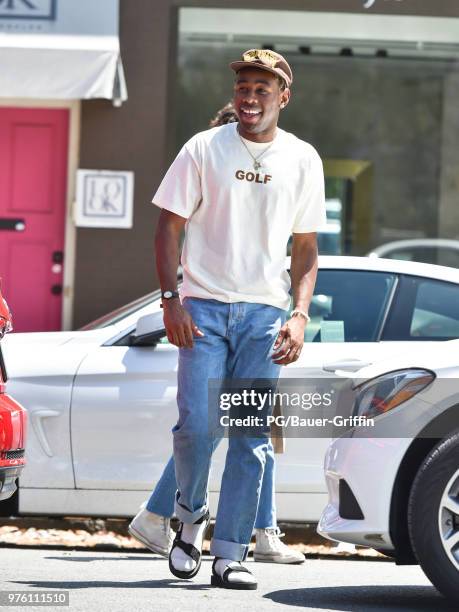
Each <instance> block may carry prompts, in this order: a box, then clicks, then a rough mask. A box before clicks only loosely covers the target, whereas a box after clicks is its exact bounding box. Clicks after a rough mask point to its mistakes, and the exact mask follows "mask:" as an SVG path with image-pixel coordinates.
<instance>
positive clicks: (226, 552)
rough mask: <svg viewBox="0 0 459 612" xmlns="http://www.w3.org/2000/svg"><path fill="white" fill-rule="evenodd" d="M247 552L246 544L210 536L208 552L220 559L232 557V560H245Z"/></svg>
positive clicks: (247, 546)
mask: <svg viewBox="0 0 459 612" xmlns="http://www.w3.org/2000/svg"><path fill="white" fill-rule="evenodd" d="M248 552H249V545H248V544H238V543H237V542H227V541H226V540H217V539H216V538H212V541H211V542H210V554H211V555H213V556H214V557H220V558H222V559H232V560H233V561H245V559H246V557H247V554H248Z"/></svg>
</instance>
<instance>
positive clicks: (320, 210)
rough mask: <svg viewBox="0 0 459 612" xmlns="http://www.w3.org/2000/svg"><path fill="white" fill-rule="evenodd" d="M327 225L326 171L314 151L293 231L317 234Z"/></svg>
mask: <svg viewBox="0 0 459 612" xmlns="http://www.w3.org/2000/svg"><path fill="white" fill-rule="evenodd" d="M326 223H327V213H326V209H325V181H324V170H323V166H322V160H321V159H320V157H319V154H318V153H317V151H316V150H315V149H312V153H311V156H310V161H309V170H308V172H307V174H306V181H305V185H304V189H303V191H302V198H301V203H300V207H299V209H298V212H297V215H296V217H295V222H294V224H293V230H292V231H293V233H294V234H307V233H309V232H317V231H319V230H321V229H323V228H324V227H325V225H326Z"/></svg>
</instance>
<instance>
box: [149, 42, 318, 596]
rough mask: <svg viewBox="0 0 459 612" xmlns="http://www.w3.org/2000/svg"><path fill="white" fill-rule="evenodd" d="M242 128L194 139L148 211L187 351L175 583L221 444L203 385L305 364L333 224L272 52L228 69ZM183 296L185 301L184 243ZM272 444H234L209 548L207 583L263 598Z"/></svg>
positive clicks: (168, 299)
mask: <svg viewBox="0 0 459 612" xmlns="http://www.w3.org/2000/svg"><path fill="white" fill-rule="evenodd" d="M231 68H232V69H233V70H234V71H235V73H236V80H235V86H234V98H233V102H234V106H235V109H236V113H237V115H238V118H239V122H238V124H235V123H230V124H228V125H225V126H222V127H218V128H214V129H211V130H208V131H206V132H202V133H200V134H197V135H196V136H194V137H193V138H192V139H191V140H189V141H188V142H187V143H186V144H185V146H184V147H183V148H182V150H181V151H180V153H179V155H178V156H177V158H176V159H175V161H174V163H173V164H172V166H171V167H170V168H169V170H168V172H167V174H166V176H165V178H164V179H163V181H162V183H161V185H160V187H159V189H158V191H157V193H156V195H155V196H154V198H153V202H154V203H155V204H156V205H157V206H159V207H160V208H162V211H161V215H160V218H159V222H158V227H157V231H156V239H155V247H156V260H157V268H158V275H159V279H160V284H161V289H162V296H163V305H164V324H165V327H166V332H167V337H168V339H169V341H170V342H171V343H173V344H175V345H176V346H178V347H179V348H180V351H179V366H178V393H177V404H178V409H179V418H178V422H177V424H176V425H175V427H174V428H173V437H174V460H175V466H176V478H177V486H178V491H177V497H176V503H175V514H176V516H177V517H178V519H179V520H180V521H181V523H180V527H179V530H178V532H177V536H176V538H175V540H174V544H173V547H172V550H171V553H170V556H169V567H170V569H171V571H172V573H173V574H174V575H175V576H177V577H180V578H192V577H193V576H195V575H196V574H197V572H198V571H199V569H200V565H201V549H202V540H203V537H204V533H205V530H206V527H207V525H208V522H209V515H208V506H207V496H206V489H207V481H208V475H209V467H210V460H211V456H212V452H213V450H214V447H215V444H216V440H215V438H213V437H212V436H211V435H210V433H209V419H210V420H213V419H214V418H216V411H217V406H215V405H213V404H210V403H209V402H208V381H209V380H221V379H224V378H227V379H235V380H237V379H240V380H247V379H250V380H253V379H256V380H259V379H270V380H271V381H273V380H274V381H275V380H276V379H277V377H278V375H279V369H280V366H281V365H288V364H289V363H292V362H294V361H296V360H297V359H298V357H299V355H300V353H301V349H302V346H303V341H304V329H305V325H306V323H307V321H308V319H309V317H308V314H307V311H308V307H309V303H310V300H311V297H312V294H313V290H314V284H315V279H316V274H317V245H316V231H317V230H318V229H319V228H320V227H321V226H322V225H324V224H325V205H324V181H323V171H322V164H321V161H320V158H319V156H318V155H317V153H316V151H315V150H314V149H313V147H311V146H310V145H308V144H307V143H305V142H302V141H301V140H299V139H297V138H296V137H295V136H293V135H291V134H288V133H286V132H284V131H283V130H281V129H279V128H278V127H277V123H278V118H279V113H280V111H281V110H282V109H283V108H285V107H286V106H287V104H288V103H289V100H290V86H291V83H292V71H291V68H290V66H289V65H288V63H287V61H286V60H285V59H284V58H283V57H282V56H281V55H279V54H277V53H275V52H273V51H269V50H257V49H253V50H250V51H247V52H246V53H244V54H243V56H242V59H241V60H240V61H236V62H233V63H232V64H231ZM183 229H185V242H184V247H183V253H182V266H183V271H184V274H183V285H182V290H181V296H180V297H181V300H180V299H179V295H178V293H177V279H176V270H177V267H178V263H179V240H180V234H181V232H182V230H183ZM292 232H293V246H292V257H291V284H292V293H293V301H294V305H295V309H294V310H293V312H292V315H291V318H290V319H289V321H288V322H285V317H286V309H287V308H288V305H289V302H290V297H289V289H290V279H289V276H288V273H287V272H286V270H285V254H286V245H287V242H288V239H289V237H290V235H291V234H292ZM268 444H269V437H268V436H265V437H255V436H253V437H252V436H249V435H245V436H244V435H243V436H235V435H233V436H230V438H229V448H228V453H227V457H226V464H225V470H224V474H223V477H222V483H221V490H220V500H219V505H218V511H217V517H216V522H215V529H214V536H213V538H212V542H211V554H213V555H214V556H215V560H214V563H213V566H212V578H211V583H212V584H213V585H215V586H220V587H223V588H233V589H254V588H256V587H257V583H256V580H255V578H254V576H253V575H252V574H251V572H250V571H249V570H248V569H247V568H245V567H244V566H242V565H241V561H243V560H244V559H245V557H246V555H247V550H248V543H249V541H250V537H251V534H252V529H253V525H254V521H255V515H256V512H257V506H258V502H259V496H260V488H261V482H262V476H263V470H264V466H265V456H266V450H267V447H268Z"/></svg>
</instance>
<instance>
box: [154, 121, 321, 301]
mask: <svg viewBox="0 0 459 612" xmlns="http://www.w3.org/2000/svg"><path fill="white" fill-rule="evenodd" d="M246 142H247V144H248V141H246ZM254 145H255V146H254ZM248 146H249V147H250V151H251V153H252V155H255V157H258V156H259V155H260V157H259V162H260V163H261V168H259V169H258V170H254V162H253V159H252V157H251V156H250V154H249V152H248V151H247V149H246V147H245V146H244V144H243V143H242V142H241V139H240V137H239V134H238V132H237V123H229V124H227V125H223V126H221V127H216V128H212V129H210V130H207V131H205V132H200V133H199V134H196V135H195V136H193V138H191V139H190V140H189V141H188V142H187V143H186V144H185V145H184V146H183V148H182V149H181V151H180V153H179V154H178V156H177V157H176V159H175V161H174V162H173V163H172V165H171V167H170V168H169V170H168V172H167V174H166V176H165V177H164V179H163V181H162V183H161V185H160V186H159V189H158V191H157V192H156V194H155V196H154V198H153V203H154V204H156V205H157V206H159V207H160V208H164V209H166V210H169V211H171V212H173V213H176V214H177V215H180V216H181V217H185V218H186V219H187V223H186V226H185V242H184V245H183V251H182V258H181V263H182V266H183V285H182V288H181V297H182V298H183V297H186V296H190V297H199V298H206V299H215V300H220V301H222V302H229V303H232V302H256V303H261V304H269V305H271V306H276V307H278V308H283V309H285V308H288V305H289V302H290V298H289V290H290V277H289V274H288V272H287V271H286V269H285V261H286V247H287V242H288V239H289V237H290V235H291V234H292V233H293V232H294V233H307V232H316V231H317V230H319V229H320V228H323V226H324V225H325V223H326V213H325V197H324V176H323V169H322V162H321V160H320V157H319V155H318V154H317V152H316V150H315V149H314V148H313V147H312V146H311V145H310V144H308V143H306V142H304V141H302V140H300V139H298V138H296V136H294V135H293V134H289V133H288V132H285V131H284V130H281V129H280V128H277V132H276V136H275V139H274V141H272V144H271V145H270V146H269V143H262V144H257V143H253V142H252V143H250V145H248ZM268 146H269V148H268ZM263 150H265V153H262V151H263Z"/></svg>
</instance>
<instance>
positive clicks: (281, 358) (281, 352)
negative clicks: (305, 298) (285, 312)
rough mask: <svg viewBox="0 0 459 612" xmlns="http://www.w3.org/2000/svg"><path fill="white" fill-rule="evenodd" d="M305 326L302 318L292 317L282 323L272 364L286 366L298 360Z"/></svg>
mask: <svg viewBox="0 0 459 612" xmlns="http://www.w3.org/2000/svg"><path fill="white" fill-rule="evenodd" d="M305 325H306V321H305V320H304V319H303V317H292V318H291V319H289V320H288V321H287V322H286V323H284V325H283V326H282V327H281V328H280V330H279V334H278V336H277V339H276V342H275V344H274V353H273V356H272V360H273V361H274V363H277V364H278V365H288V364H289V363H293V362H294V361H296V360H297V359H298V358H299V356H300V355H301V349H302V348H303V344H304V328H305Z"/></svg>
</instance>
